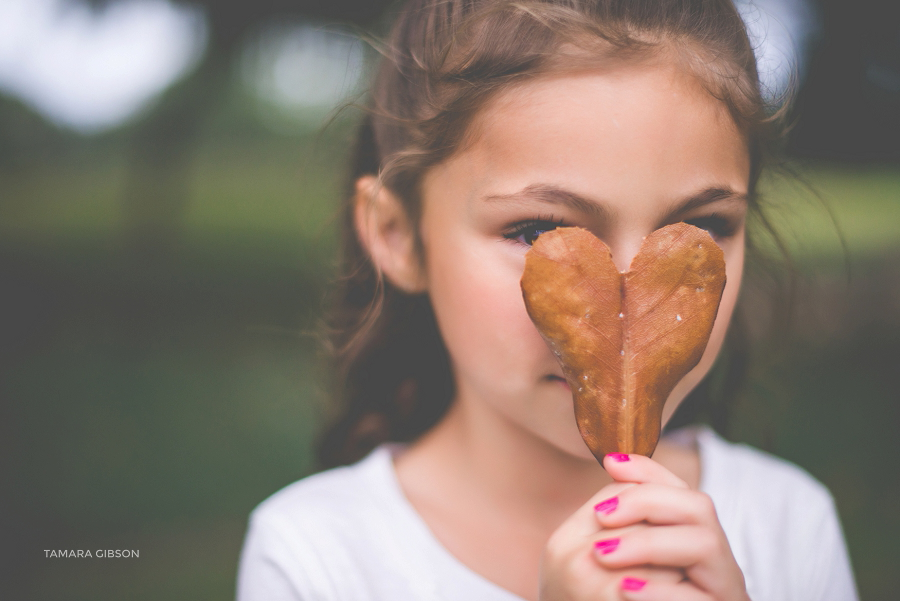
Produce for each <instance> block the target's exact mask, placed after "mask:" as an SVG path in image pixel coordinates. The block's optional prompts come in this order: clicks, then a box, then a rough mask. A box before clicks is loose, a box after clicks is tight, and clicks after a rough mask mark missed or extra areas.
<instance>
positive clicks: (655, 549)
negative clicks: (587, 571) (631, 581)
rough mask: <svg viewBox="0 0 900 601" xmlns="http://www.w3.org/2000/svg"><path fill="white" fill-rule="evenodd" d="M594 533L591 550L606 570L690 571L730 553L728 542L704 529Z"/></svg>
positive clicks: (674, 528) (670, 528)
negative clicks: (660, 568) (666, 568)
mask: <svg viewBox="0 0 900 601" xmlns="http://www.w3.org/2000/svg"><path fill="white" fill-rule="evenodd" d="M610 533H611V534H613V536H609V535H608V534H607V531H605V530H604V531H601V532H599V533H598V534H597V540H596V541H595V542H594V549H595V552H596V555H597V559H598V561H599V562H600V563H601V564H602V565H603V566H604V567H606V568H609V569H620V568H626V567H629V566H637V565H654V566H669V567H678V568H690V567H692V566H694V565H696V564H697V563H699V562H701V561H704V560H707V562H708V560H710V559H713V561H715V558H718V557H722V556H723V555H725V554H726V552H727V553H730V550H729V549H728V543H727V542H726V541H725V540H724V538H723V539H722V540H720V538H721V537H719V536H717V535H716V533H715V532H714V531H712V530H711V529H709V528H706V527H703V526H653V527H647V528H634V529H631V530H627V531H622V530H612V531H610Z"/></svg>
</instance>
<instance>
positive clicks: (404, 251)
mask: <svg viewBox="0 0 900 601" xmlns="http://www.w3.org/2000/svg"><path fill="white" fill-rule="evenodd" d="M353 217H354V225H355V226H356V235H357V236H358V237H359V241H360V243H361V244H362V246H363V248H365V249H366V250H367V251H368V253H369V256H370V257H371V258H372V262H373V263H374V264H375V267H376V268H377V269H378V270H380V271H381V272H382V273H384V275H385V276H387V278H388V280H390V282H391V283H392V284H394V285H395V286H396V287H398V288H400V289H401V290H403V291H404V292H407V293H410V294H414V293H419V292H424V291H425V288H426V282H425V277H424V273H423V270H422V266H421V262H420V261H419V257H418V256H417V254H416V244H415V232H414V231H413V224H412V223H411V222H410V219H409V216H408V215H407V213H406V210H405V209H404V208H403V204H402V203H401V202H400V200H399V199H398V198H397V197H396V196H395V195H394V194H393V193H392V192H391V191H390V190H388V189H387V188H386V187H384V186H383V185H381V184H380V183H379V182H378V178H376V177H375V176H374V175H364V176H363V177H361V178H359V179H358V180H356V193H355V196H354V199H353Z"/></svg>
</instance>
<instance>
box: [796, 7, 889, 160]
mask: <svg viewBox="0 0 900 601" xmlns="http://www.w3.org/2000/svg"><path fill="white" fill-rule="evenodd" d="M816 4H817V5H818V9H819V14H820V15H821V18H822V29H821V34H820V36H819V39H818V43H817V44H816V47H815V48H814V49H813V53H812V55H811V61H810V65H809V69H808V71H807V77H806V80H805V81H804V83H803V86H802V89H801V91H800V95H799V97H798V99H797V105H796V114H797V115H799V120H798V122H797V127H796V129H795V130H794V132H793V133H792V136H791V146H790V150H791V151H792V153H793V154H797V155H801V156H807V157H813V158H824V159H832V160H841V161H873V160H874V161H887V162H893V163H896V162H897V161H900V2H896V1H891V0H858V1H856V2H847V1H846V0H816Z"/></svg>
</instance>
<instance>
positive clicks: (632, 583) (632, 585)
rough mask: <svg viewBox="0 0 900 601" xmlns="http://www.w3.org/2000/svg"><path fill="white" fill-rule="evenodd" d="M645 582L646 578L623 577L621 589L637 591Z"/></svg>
mask: <svg viewBox="0 0 900 601" xmlns="http://www.w3.org/2000/svg"><path fill="white" fill-rule="evenodd" d="M645 584H647V581H646V580H641V579H640V578H623V579H622V590H623V591H639V590H641V589H642V588H644V585H645Z"/></svg>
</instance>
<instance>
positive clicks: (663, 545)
mask: <svg viewBox="0 0 900 601" xmlns="http://www.w3.org/2000/svg"><path fill="white" fill-rule="evenodd" d="M603 465H604V467H605V468H606V469H607V471H608V472H609V474H610V475H611V476H612V477H613V478H614V479H615V480H616V481H617V482H616V483H615V484H611V485H609V486H607V487H605V488H603V490H601V491H600V492H599V493H597V494H596V495H595V496H594V497H593V498H592V499H591V501H590V502H588V503H587V504H586V505H585V506H583V507H581V508H580V509H579V510H578V511H576V512H575V513H574V514H573V515H572V517H570V518H569V519H568V520H566V522H564V523H563V524H562V526H560V527H559V528H558V529H557V530H556V532H554V534H553V536H551V538H550V541H549V542H548V543H547V547H546V548H545V551H544V558H543V563H542V568H541V597H540V598H541V600H542V601H580V600H582V599H584V600H587V599H591V600H603V601H607V600H609V601H612V600H621V599H629V600H631V599H634V600H659V601H749V597H748V596H747V592H746V590H745V588H744V577H743V574H742V573H741V570H740V568H739V567H738V565H737V563H736V562H735V560H734V556H733V555H732V553H731V548H730V547H729V546H728V541H727V539H726V538H725V533H724V532H723V531H722V527H721V525H720V524H719V520H718V518H717V517H716V512H715V508H714V507H713V504H712V501H711V500H710V498H709V496H707V495H706V494H704V493H702V492H698V491H694V490H691V489H690V488H689V487H688V485H687V484H686V483H685V482H684V481H682V480H681V479H680V478H678V477H677V476H675V475H674V474H672V472H670V471H669V470H667V469H666V468H664V467H663V466H661V465H660V464H659V463H657V462H655V461H653V460H652V459H649V458H647V457H643V456H641V455H623V456H620V455H616V454H614V455H608V456H607V457H606V458H605V459H604V461H603Z"/></svg>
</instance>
